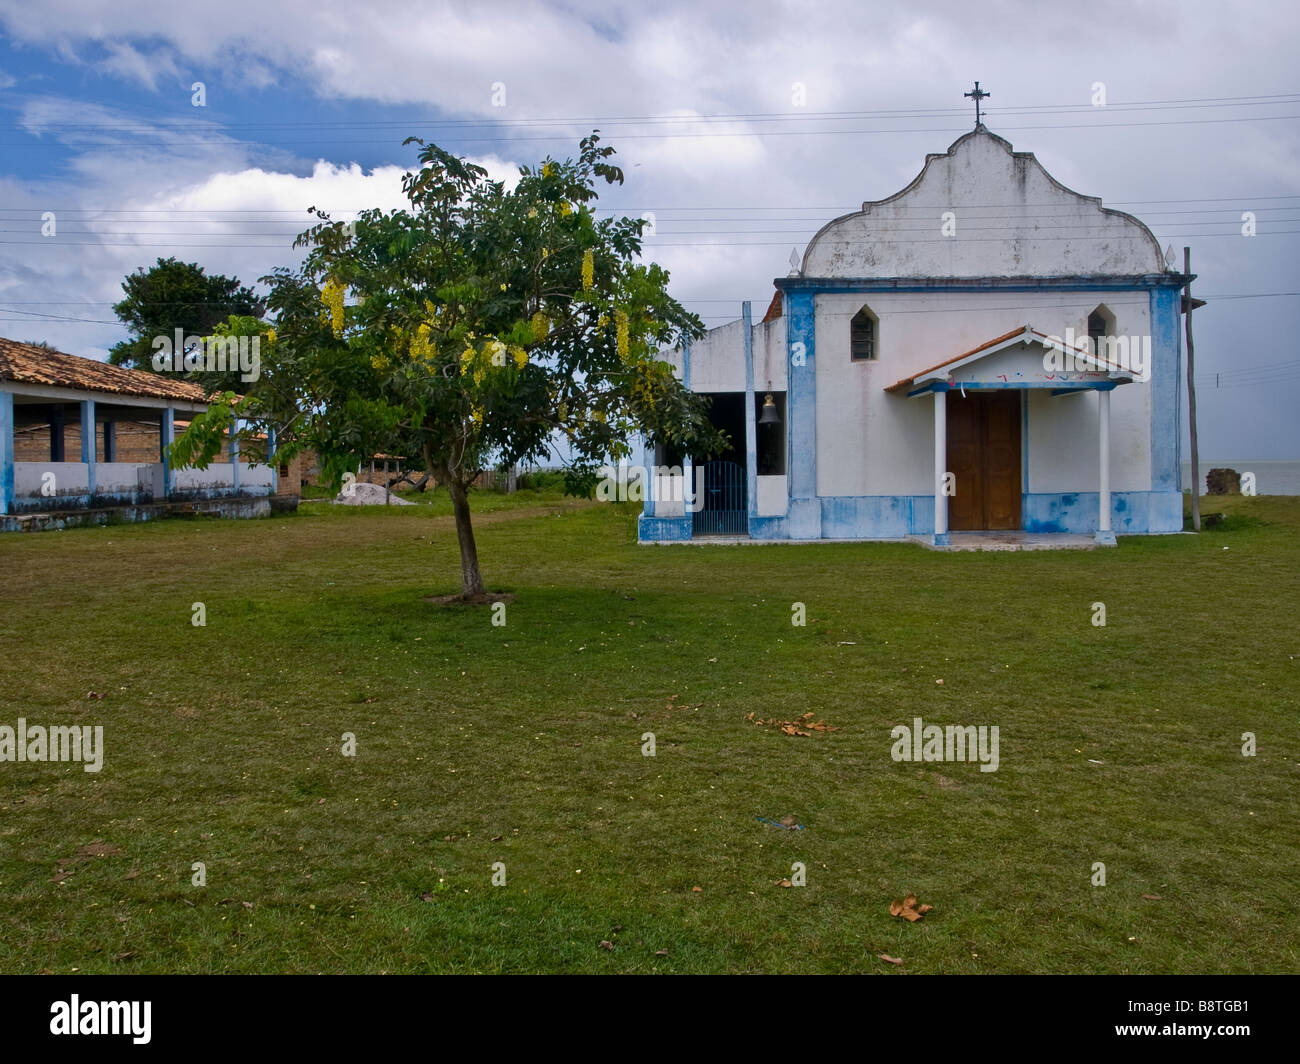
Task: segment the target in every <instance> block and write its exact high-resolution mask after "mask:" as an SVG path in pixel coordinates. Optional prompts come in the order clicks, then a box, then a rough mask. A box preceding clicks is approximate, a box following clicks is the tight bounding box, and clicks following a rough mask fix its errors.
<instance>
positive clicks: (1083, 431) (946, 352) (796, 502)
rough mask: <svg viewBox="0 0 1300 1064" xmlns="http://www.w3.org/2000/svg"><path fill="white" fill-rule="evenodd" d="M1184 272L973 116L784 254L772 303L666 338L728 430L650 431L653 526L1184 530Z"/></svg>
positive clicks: (825, 532) (713, 531) (647, 516)
mask: <svg viewBox="0 0 1300 1064" xmlns="http://www.w3.org/2000/svg"><path fill="white" fill-rule="evenodd" d="M1186 280H1187V279H1186V277H1185V276H1184V275H1183V274H1181V273H1178V272H1176V271H1174V270H1173V269H1171V268H1169V267H1168V266H1167V265H1166V261H1165V257H1164V255H1163V254H1162V252H1161V249H1160V246H1159V243H1158V242H1157V240H1156V239H1155V237H1154V236H1153V234H1152V233H1151V231H1150V230H1149V229H1148V228H1147V227H1146V226H1145V225H1144V224H1143V223H1142V222H1140V221H1139V220H1138V219H1136V218H1134V217H1132V216H1131V215H1128V214H1125V213H1123V212H1120V211H1116V210H1112V209H1109V208H1106V207H1103V206H1102V205H1101V201H1100V200H1099V199H1096V198H1093V197H1089V196H1083V195H1080V194H1078V193H1076V192H1073V191H1072V190H1070V189H1068V188H1066V187H1065V186H1064V185H1062V184H1060V183H1059V182H1057V181H1056V180H1055V179H1054V178H1053V177H1052V176H1051V175H1050V174H1048V173H1047V171H1046V170H1045V169H1044V168H1043V167H1042V165H1041V164H1040V163H1039V162H1038V161H1037V160H1036V159H1035V158H1034V156H1033V155H1032V154H1030V153H1028V152H1016V151H1013V150H1012V146H1011V145H1010V144H1009V143H1008V142H1007V141H1005V140H1003V139H1002V138H1001V137H999V136H996V135H995V134H993V133H991V132H989V131H988V130H987V129H986V128H985V127H984V126H983V125H982V124H977V126H976V128H975V130H974V131H973V132H971V133H968V134H966V135H965V136H963V137H961V138H959V139H958V140H957V141H956V142H955V143H954V144H953V145H952V146H951V147H950V148H949V149H948V151H947V152H945V153H942V154H933V155H930V156H928V157H927V159H926V161H925V165H924V167H923V169H922V170H921V173H920V174H919V175H918V176H917V178H916V179H915V180H914V181H913V182H912V183H911V184H910V185H908V186H907V187H906V188H904V189H903V190H902V191H901V192H898V193H897V194H895V195H893V196H891V197H889V198H887V199H883V200H879V201H875V202H867V203H865V204H863V207H862V210H861V211H858V212H855V213H853V214H849V215H845V216H843V217H841V218H837V219H835V220H833V221H831V222H829V223H828V224H827V225H826V226H824V227H823V228H822V229H821V231H820V232H818V233H817V235H816V236H815V237H813V239H812V241H811V242H810V243H809V244H808V246H807V248H806V249H805V251H804V254H803V257H802V260H800V259H799V258H798V256H797V255H792V268H791V270H790V274H789V275H788V276H786V277H783V278H779V279H777V280H776V281H775V285H776V289H777V292H776V295H775V298H774V299H773V301H772V305H771V307H770V308H769V309H768V311H767V313H766V314H765V315H764V317H763V319H762V320H761V321H758V322H755V321H753V320H752V315H751V313H750V307H749V304H745V305H744V308H743V313H742V317H741V319H740V320H739V321H736V322H732V323H731V324H729V325H724V326H722V327H720V328H717V329H713V330H710V331H709V333H708V334H707V335H706V336H704V337H703V338H702V339H700V340H697V341H695V342H693V343H691V344H688V345H683V346H682V347H681V348H679V349H676V350H674V351H672V352H669V353H667V354H666V355H665V357H666V358H667V359H668V360H669V361H671V362H672V363H673V364H674V366H675V368H676V370H677V372H678V374H679V376H680V377H681V379H682V380H683V381H684V383H685V384H686V385H687V387H688V388H690V389H691V390H692V391H695V392H700V393H705V394H708V395H709V396H710V398H711V399H712V404H711V417H712V418H713V420H714V423H715V424H717V425H718V426H719V427H721V428H723V429H725V430H726V431H727V433H728V435H729V437H730V439H731V441H732V446H731V449H730V450H729V451H728V452H727V453H725V454H722V455H714V456H708V457H707V458H705V459H702V460H692V458H691V457H690V456H677V455H673V454H671V453H670V452H668V451H667V450H666V449H665V448H664V447H662V446H660V447H654V446H653V445H649V446H647V448H646V451H645V456H644V464H645V465H646V466H647V467H649V468H652V469H653V470H657V472H652V474H651V476H650V483H649V485H648V488H649V490H647V491H646V492H645V496H646V498H645V508H644V513H643V515H642V517H641V518H640V523H639V534H640V538H641V540H642V541H643V542H663V541H684V540H692V539H701V538H705V537H710V536H728V537H741V538H745V537H747V538H751V539H756V540H819V539H903V538H908V537H919V538H922V539H924V540H926V541H929V542H932V543H934V544H936V545H945V544H947V543H948V542H949V535H950V533H951V532H961V531H971V532H980V531H989V532H997V531H1003V530H1013V531H1015V530H1018V531H1022V532H1029V533H1054V532H1056V533H1076V534H1077V533H1087V534H1091V535H1093V536H1095V538H1096V540H1097V542H1098V543H1101V544H1112V543H1114V542H1115V535H1116V534H1117V533H1118V534H1122V535H1128V534H1141V533H1167V532H1177V531H1180V530H1181V529H1182V494H1181V488H1180V484H1179V475H1180V474H1179V470H1180V454H1179V451H1180V442H1179V441H1180V427H1179V410H1180V406H1179V394H1180V388H1181V369H1180V367H1181V364H1182V362H1181V339H1180V337H1181V332H1180V329H1181V321H1180V316H1181V291H1180V289H1181V288H1182V286H1183V285H1184V284H1185V282H1186ZM679 470H680V472H679Z"/></svg>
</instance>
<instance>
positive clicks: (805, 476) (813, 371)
mask: <svg viewBox="0 0 1300 1064" xmlns="http://www.w3.org/2000/svg"><path fill="white" fill-rule="evenodd" d="M785 304H786V316H787V323H786V342H787V344H788V345H789V348H790V355H789V357H790V363H789V366H788V367H787V384H786V404H785V407H786V422H787V428H786V441H787V445H786V470H787V476H788V478H789V479H788V480H787V482H786V483H787V484H788V485H789V490H790V504H789V509H788V511H787V523H788V527H789V533H790V538H792V539H820V538H821V534H822V529H821V518H822V511H821V504H820V503H819V502H818V500H817V358H816V355H817V336H816V332H817V313H816V304H815V300H814V297H813V294H812V292H810V291H800V292H797V293H793V294H791V295H788V296H787V297H786V298H785ZM795 344H802V345H803V359H804V361H803V365H795V362H794V346H795Z"/></svg>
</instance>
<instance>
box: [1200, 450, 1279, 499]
mask: <svg viewBox="0 0 1300 1064" xmlns="http://www.w3.org/2000/svg"><path fill="white" fill-rule="evenodd" d="M1200 466H1201V470H1200V472H1201V494H1202V495H1204V494H1205V474H1206V473H1208V472H1209V471H1210V470H1211V469H1235V470H1236V471H1237V472H1238V473H1254V474H1255V494H1256V495H1300V461H1297V460H1294V459H1284V460H1281V461H1278V460H1269V461H1263V460H1261V459H1257V458H1205V457H1202V458H1201V460H1200ZM1191 487H1192V463H1191V462H1184V463H1183V490H1184V491H1190V490H1191Z"/></svg>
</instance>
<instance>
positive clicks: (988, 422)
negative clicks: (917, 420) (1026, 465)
mask: <svg viewBox="0 0 1300 1064" xmlns="http://www.w3.org/2000/svg"><path fill="white" fill-rule="evenodd" d="M1020 396H1021V393H1020V392H1019V391H1017V390H1011V389H1005V390H998V391H992V392H967V393H966V395H965V396H964V397H963V396H962V394H961V392H960V391H951V392H949V393H948V399H947V408H948V472H950V473H953V474H955V477H956V494H955V495H953V496H951V497H950V498H949V499H948V527H949V528H950V529H952V530H953V531H983V530H986V529H990V530H991V529H1018V528H1019V527H1020V424H1021V417H1020Z"/></svg>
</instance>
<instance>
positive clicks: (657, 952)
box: [655, 949, 668, 957]
mask: <svg viewBox="0 0 1300 1064" xmlns="http://www.w3.org/2000/svg"><path fill="white" fill-rule="evenodd" d="M655 956H656V957H667V956H668V951H667V950H666V949H657V950H655Z"/></svg>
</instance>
